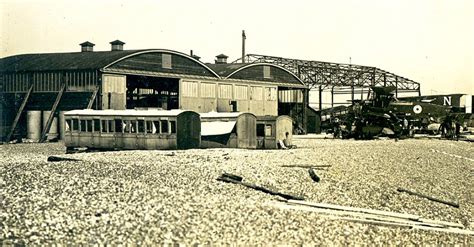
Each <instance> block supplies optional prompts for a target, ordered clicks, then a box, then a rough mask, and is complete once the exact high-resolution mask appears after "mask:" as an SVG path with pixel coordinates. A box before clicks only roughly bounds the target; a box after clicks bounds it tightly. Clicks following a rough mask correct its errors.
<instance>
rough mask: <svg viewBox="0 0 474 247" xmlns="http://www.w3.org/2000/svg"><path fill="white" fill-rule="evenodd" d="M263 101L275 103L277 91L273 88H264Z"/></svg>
mask: <svg viewBox="0 0 474 247" xmlns="http://www.w3.org/2000/svg"><path fill="white" fill-rule="evenodd" d="M265 99H266V100H267V101H275V100H277V90H276V88H274V87H266V88H265Z"/></svg>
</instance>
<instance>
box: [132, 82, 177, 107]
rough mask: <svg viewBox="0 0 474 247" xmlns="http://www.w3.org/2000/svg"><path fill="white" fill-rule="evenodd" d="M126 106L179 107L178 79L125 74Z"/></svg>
mask: <svg viewBox="0 0 474 247" xmlns="http://www.w3.org/2000/svg"><path fill="white" fill-rule="evenodd" d="M126 108H127V109H134V108H161V109H163V110H171V109H179V79H178V78H167V77H150V76H140V75H127V90H126Z"/></svg>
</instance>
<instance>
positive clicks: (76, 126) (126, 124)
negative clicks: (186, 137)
mask: <svg viewBox="0 0 474 247" xmlns="http://www.w3.org/2000/svg"><path fill="white" fill-rule="evenodd" d="M65 128H66V129H65V131H66V132H95V133H137V134H146V133H148V134H175V133H176V121H174V120H166V119H161V120H147V121H145V120H122V119H113V120H112V119H110V120H104V119H102V120H101V119H77V118H73V119H66V126H65Z"/></svg>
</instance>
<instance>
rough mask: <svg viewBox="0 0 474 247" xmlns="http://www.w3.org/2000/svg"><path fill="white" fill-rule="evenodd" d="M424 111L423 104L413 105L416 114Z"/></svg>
mask: <svg viewBox="0 0 474 247" xmlns="http://www.w3.org/2000/svg"><path fill="white" fill-rule="evenodd" d="M422 111H423V108H422V107H421V105H415V106H413V112H414V113H415V114H420V113H421V112H422Z"/></svg>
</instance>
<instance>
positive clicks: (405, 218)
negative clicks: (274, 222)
mask: <svg viewBox="0 0 474 247" xmlns="http://www.w3.org/2000/svg"><path fill="white" fill-rule="evenodd" d="M271 205H272V206H275V207H278V208H280V209H293V210H302V211H308V212H317V213H322V214H326V215H328V217H330V218H332V219H337V220H347V221H351V222H359V223H364V224H374V225H382V226H394V227H406V228H410V229H420V230H428V231H441V232H448V233H457V234H465V235H474V231H471V230H467V229H464V226H463V225H462V224H459V223H455V222H447V221H439V220H430V219H424V218H421V217H420V216H417V215H411V214H403V213H396V212H389V211H382V210H373V209H368V208H355V207H348V206H341V205H334V204H325V203H314V202H306V201H295V200H286V201H285V200H280V201H279V202H273V203H271Z"/></svg>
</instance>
